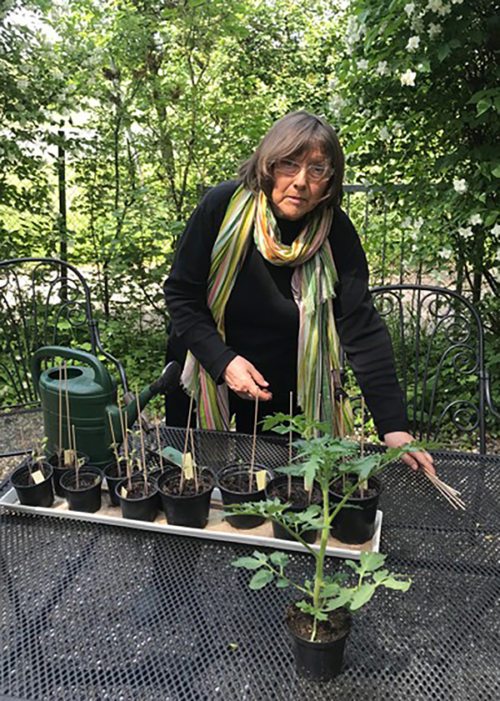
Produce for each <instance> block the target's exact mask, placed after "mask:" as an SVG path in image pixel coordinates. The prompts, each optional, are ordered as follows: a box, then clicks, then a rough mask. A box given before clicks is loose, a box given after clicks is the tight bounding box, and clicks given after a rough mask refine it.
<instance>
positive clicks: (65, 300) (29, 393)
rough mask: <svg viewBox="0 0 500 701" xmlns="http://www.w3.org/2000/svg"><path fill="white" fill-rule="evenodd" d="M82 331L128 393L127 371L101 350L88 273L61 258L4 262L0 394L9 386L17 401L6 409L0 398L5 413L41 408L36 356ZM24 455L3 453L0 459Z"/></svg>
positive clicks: (1, 273) (0, 291) (1, 269)
mask: <svg viewBox="0 0 500 701" xmlns="http://www.w3.org/2000/svg"><path fill="white" fill-rule="evenodd" d="M83 332H85V337H86V340H87V341H88V342H89V343H90V346H91V352H92V353H93V354H94V355H97V354H99V355H101V356H103V357H104V358H105V360H107V361H109V362H110V363H111V364H112V365H113V366H114V367H115V369H116V371H117V372H118V375H119V378H120V382H121V384H122V386H123V390H124V393H126V392H127V391H128V385H127V378H126V375H125V370H124V368H123V366H122V364H121V363H120V361H119V360H118V359H117V358H115V357H114V356H113V355H111V353H108V352H107V351H106V350H105V349H104V348H103V346H102V343H101V339H100V336H99V329H98V324H97V320H96V319H95V317H94V314H93V311H92V304H91V293H90V288H89V286H88V284H87V281H86V280H85V277H84V276H83V274H82V273H81V272H80V271H79V270H78V269H77V268H76V267H75V266H73V265H71V264H70V263H67V262H66V261H62V260H59V259H57V258H36V257H26V258H11V259H8V260H3V261H0V389H1V386H2V385H3V386H4V387H5V386H7V385H8V386H9V387H10V389H11V390H12V389H14V392H15V395H16V397H17V399H18V402H17V403H14V404H12V403H11V404H2V399H1V393H0V414H11V413H15V412H23V411H24V412H25V411H29V410H33V409H34V408H36V407H37V406H39V400H38V397H37V388H36V387H34V386H33V383H32V380H31V368H30V361H31V356H32V354H33V352H34V351H35V350H36V349H37V348H39V347H40V346H43V345H68V339H71V338H74V337H75V335H76V333H79V334H80V336H82V335H83ZM23 452H24V451H13V452H12V451H11V452H7V453H0V458H2V457H11V456H14V455H22V454H23Z"/></svg>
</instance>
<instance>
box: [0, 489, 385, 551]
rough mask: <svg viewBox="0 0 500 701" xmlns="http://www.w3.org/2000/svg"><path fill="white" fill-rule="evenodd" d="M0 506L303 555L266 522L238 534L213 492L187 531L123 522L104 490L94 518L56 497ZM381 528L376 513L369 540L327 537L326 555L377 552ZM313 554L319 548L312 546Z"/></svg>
mask: <svg viewBox="0 0 500 701" xmlns="http://www.w3.org/2000/svg"><path fill="white" fill-rule="evenodd" d="M0 504H1V505H3V506H6V507H8V508H9V510H11V511H16V512H20V513H30V514H39V515H43V516H54V517H56V518H71V519H77V520H78V521H91V522H94V523H103V524H110V525H112V526H122V527H125V528H138V529H140V530H143V531H157V532H159V533H173V534H175V535H181V536H188V537H190V538H206V539H208V540H220V541H224V542H229V543H245V544H247V545H256V546H260V547H269V548H273V549H275V550H295V551H298V552H305V548H304V546H303V545H302V544H301V543H298V542H296V541H294V540H281V539H278V538H275V537H274V536H273V534H272V524H271V523H270V522H269V521H266V522H265V523H264V524H262V525H261V526H258V527H257V528H252V529H251V530H242V529H241V530H240V529H238V528H233V527H232V526H230V525H229V523H227V521H224V520H223V518H222V509H223V507H222V502H221V499H220V492H219V490H218V489H214V491H213V495H212V502H211V504H212V506H213V508H211V509H210V515H209V520H208V525H207V527H206V528H189V527H187V526H171V525H169V524H168V523H167V520H166V518H165V514H163V512H160V513H159V515H158V516H157V517H156V520H155V521H153V522H148V521H137V520H135V519H125V518H123V517H122V515H121V511H120V507H116V506H111V505H110V501H109V495H108V493H107V491H106V489H105V488H103V494H102V507H101V509H100V510H99V511H97V512H96V513H94V514H89V513H85V512H83V511H71V510H70V509H68V505H67V503H66V501H65V500H64V499H61V497H58V496H56V498H55V501H54V505H53V506H51V507H43V506H24V505H23V504H20V503H19V501H18V498H17V495H16V492H15V489H13V488H11V489H9V490H8V491H7V492H6V493H5V494H4V495H3V497H2V498H1V499H0ZM381 528H382V512H381V511H377V515H376V518H375V533H374V536H373V538H372V539H371V540H369V541H367V542H366V543H363V544H362V545H347V544H345V543H341V542H340V541H338V540H336V539H335V538H332V537H331V536H330V538H329V541H328V546H327V549H326V554H327V555H331V556H333V557H342V558H351V559H359V557H360V554H361V552H363V551H368V552H379V547H380V531H381ZM312 547H313V548H315V549H316V550H318V549H319V545H313V546H312Z"/></svg>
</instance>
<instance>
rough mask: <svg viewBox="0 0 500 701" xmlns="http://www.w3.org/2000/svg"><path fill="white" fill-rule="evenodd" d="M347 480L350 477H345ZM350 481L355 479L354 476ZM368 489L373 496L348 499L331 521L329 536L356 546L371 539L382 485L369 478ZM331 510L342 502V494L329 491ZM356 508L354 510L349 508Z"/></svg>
mask: <svg viewBox="0 0 500 701" xmlns="http://www.w3.org/2000/svg"><path fill="white" fill-rule="evenodd" d="M346 477H347V479H349V477H350V475H346ZM351 479H357V478H356V477H355V476H353V477H351ZM368 489H369V490H374V491H375V494H372V495H371V496H367V497H364V498H361V497H350V498H349V499H348V500H347V502H346V506H345V507H344V508H342V509H341V510H340V511H339V513H338V514H337V515H336V516H335V518H334V519H333V523H332V527H331V534H332V535H333V536H334V538H337V540H340V541H341V542H342V543H349V544H352V545H354V544H356V545H360V544H361V543H366V541H367V540H371V539H372V538H373V534H374V532H375V517H376V515H377V506H378V500H379V497H380V494H381V493H382V483H381V482H380V480H379V479H377V477H370V479H369V480H368ZM329 494H330V500H331V509H332V510H333V508H334V507H335V505H336V504H338V503H339V502H340V501H342V494H339V493H337V492H336V491H334V490H330V492H329ZM351 507H356V508H351Z"/></svg>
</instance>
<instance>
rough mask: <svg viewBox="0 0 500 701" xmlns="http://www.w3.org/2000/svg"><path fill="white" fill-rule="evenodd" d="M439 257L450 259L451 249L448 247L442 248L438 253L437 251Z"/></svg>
mask: <svg viewBox="0 0 500 701" xmlns="http://www.w3.org/2000/svg"><path fill="white" fill-rule="evenodd" d="M438 255H439V257H440V258H443V259H444V260H450V258H451V257H452V255H453V251H452V250H450V249H449V248H442V249H441V250H440V251H439V253H438Z"/></svg>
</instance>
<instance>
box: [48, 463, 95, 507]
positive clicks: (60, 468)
mask: <svg viewBox="0 0 500 701" xmlns="http://www.w3.org/2000/svg"><path fill="white" fill-rule="evenodd" d="M76 457H77V459H78V460H80V464H81V466H82V467H83V465H88V462H89V457H88V455H85V453H80V452H77V454H76ZM82 460H83V462H82ZM47 462H48V463H49V465H52V468H53V474H52V480H53V482H54V490H55V492H56V494H57V495H58V496H60V497H65V496H66V495H65V494H64V492H63V490H62V487H61V477H62V476H63V475H64V473H65V472H71V470H74V469H75V466H74V465H65V464H64V455H63V454H62V453H54V454H53V455H51V456H50V457H49V458H48V459H47Z"/></svg>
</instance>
